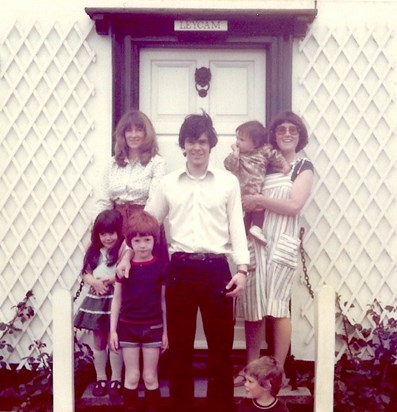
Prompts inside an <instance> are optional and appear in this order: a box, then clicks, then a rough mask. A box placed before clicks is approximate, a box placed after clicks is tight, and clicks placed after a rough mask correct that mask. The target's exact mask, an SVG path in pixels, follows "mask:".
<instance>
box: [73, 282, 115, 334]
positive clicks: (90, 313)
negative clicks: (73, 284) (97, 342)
mask: <svg viewBox="0 0 397 412" xmlns="http://www.w3.org/2000/svg"><path fill="white" fill-rule="evenodd" d="M113 291H114V287H113V285H110V286H109V291H108V293H107V294H106V295H102V296H97V295H95V293H94V291H93V289H92V288H90V291H89V292H88V294H87V296H86V297H85V298H84V300H83V302H82V303H81V305H80V308H79V310H78V312H77V314H76V316H75V318H74V326H75V327H76V328H78V329H87V330H97V331H110V308H111V305H112V299H113Z"/></svg>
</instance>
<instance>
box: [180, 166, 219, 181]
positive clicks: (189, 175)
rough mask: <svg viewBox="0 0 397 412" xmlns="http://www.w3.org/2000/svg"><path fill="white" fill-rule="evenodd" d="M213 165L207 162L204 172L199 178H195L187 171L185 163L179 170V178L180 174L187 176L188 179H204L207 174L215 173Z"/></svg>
mask: <svg viewBox="0 0 397 412" xmlns="http://www.w3.org/2000/svg"><path fill="white" fill-rule="evenodd" d="M214 169H215V168H214V166H213V165H212V163H208V167H207V171H206V172H205V174H204V175H203V176H201V177H199V178H196V177H194V176H192V175H191V174H190V173H189V171H188V170H187V164H186V165H185V167H183V168H181V169H180V171H179V178H181V177H182V176H188V177H189V178H190V179H193V180H203V179H205V178H206V177H207V176H208V175H211V176H213V175H214V174H215V170H214Z"/></svg>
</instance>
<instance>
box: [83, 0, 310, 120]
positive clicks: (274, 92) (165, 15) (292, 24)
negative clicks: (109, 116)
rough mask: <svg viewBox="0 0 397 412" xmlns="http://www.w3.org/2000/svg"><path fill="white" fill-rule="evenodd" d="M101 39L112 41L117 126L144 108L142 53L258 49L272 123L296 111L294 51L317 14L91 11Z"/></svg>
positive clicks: (296, 12)
mask: <svg viewBox="0 0 397 412" xmlns="http://www.w3.org/2000/svg"><path fill="white" fill-rule="evenodd" d="M85 11H86V13H87V14H88V15H89V16H90V17H91V19H92V20H93V21H94V22H95V28H96V31H97V33H98V34H100V35H109V36H111V40H112V68H113V93H112V94H113V125H115V122H116V121H117V119H119V118H120V116H121V115H122V114H123V113H124V111H125V110H127V109H130V108H136V109H137V108H139V54H140V50H141V48H146V47H163V48H191V49H194V48H207V49H208V48H214V49H216V48H219V49H236V51H237V50H238V49H247V48H250V49H259V50H263V52H264V53H266V62H267V66H266V74H264V75H266V91H265V93H266V100H265V101H266V102H267V103H266V113H265V118H266V119H267V121H269V119H271V118H272V117H273V116H274V115H275V114H277V113H278V112H280V111H281V110H289V109H291V102H292V47H293V40H294V38H303V37H304V36H305V34H306V31H307V29H308V26H309V24H310V23H311V22H312V21H313V20H314V18H315V17H316V15H317V9H299V10H292V9H285V10H274V9H271V10H243V9H240V10H235V9H234V10H231V9H229V10H227V9H225V10H223V9H222V10H219V9H214V10H211V9H149V8H147V9H143V8H139V9H132V8H86V9H85ZM177 20H178V21H226V22H227V30H226V31H177V30H175V26H174V24H175V21H177Z"/></svg>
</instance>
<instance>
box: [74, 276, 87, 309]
mask: <svg viewBox="0 0 397 412" xmlns="http://www.w3.org/2000/svg"><path fill="white" fill-rule="evenodd" d="M84 285H85V283H84V280H81V282H80V285H79V289H78V290H77V292H76V294H75V295H74V297H73V303H74V302H76V300H77V299H78V298H79V296H80V294H81V291H82V290H83V287H84Z"/></svg>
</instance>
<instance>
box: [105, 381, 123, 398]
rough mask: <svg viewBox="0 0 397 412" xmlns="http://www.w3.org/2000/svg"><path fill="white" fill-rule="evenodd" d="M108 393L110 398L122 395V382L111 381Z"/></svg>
mask: <svg viewBox="0 0 397 412" xmlns="http://www.w3.org/2000/svg"><path fill="white" fill-rule="evenodd" d="M108 393H109V397H110V398H119V397H120V396H121V395H122V390H121V382H120V381H111V382H110V386H109V390H108Z"/></svg>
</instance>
